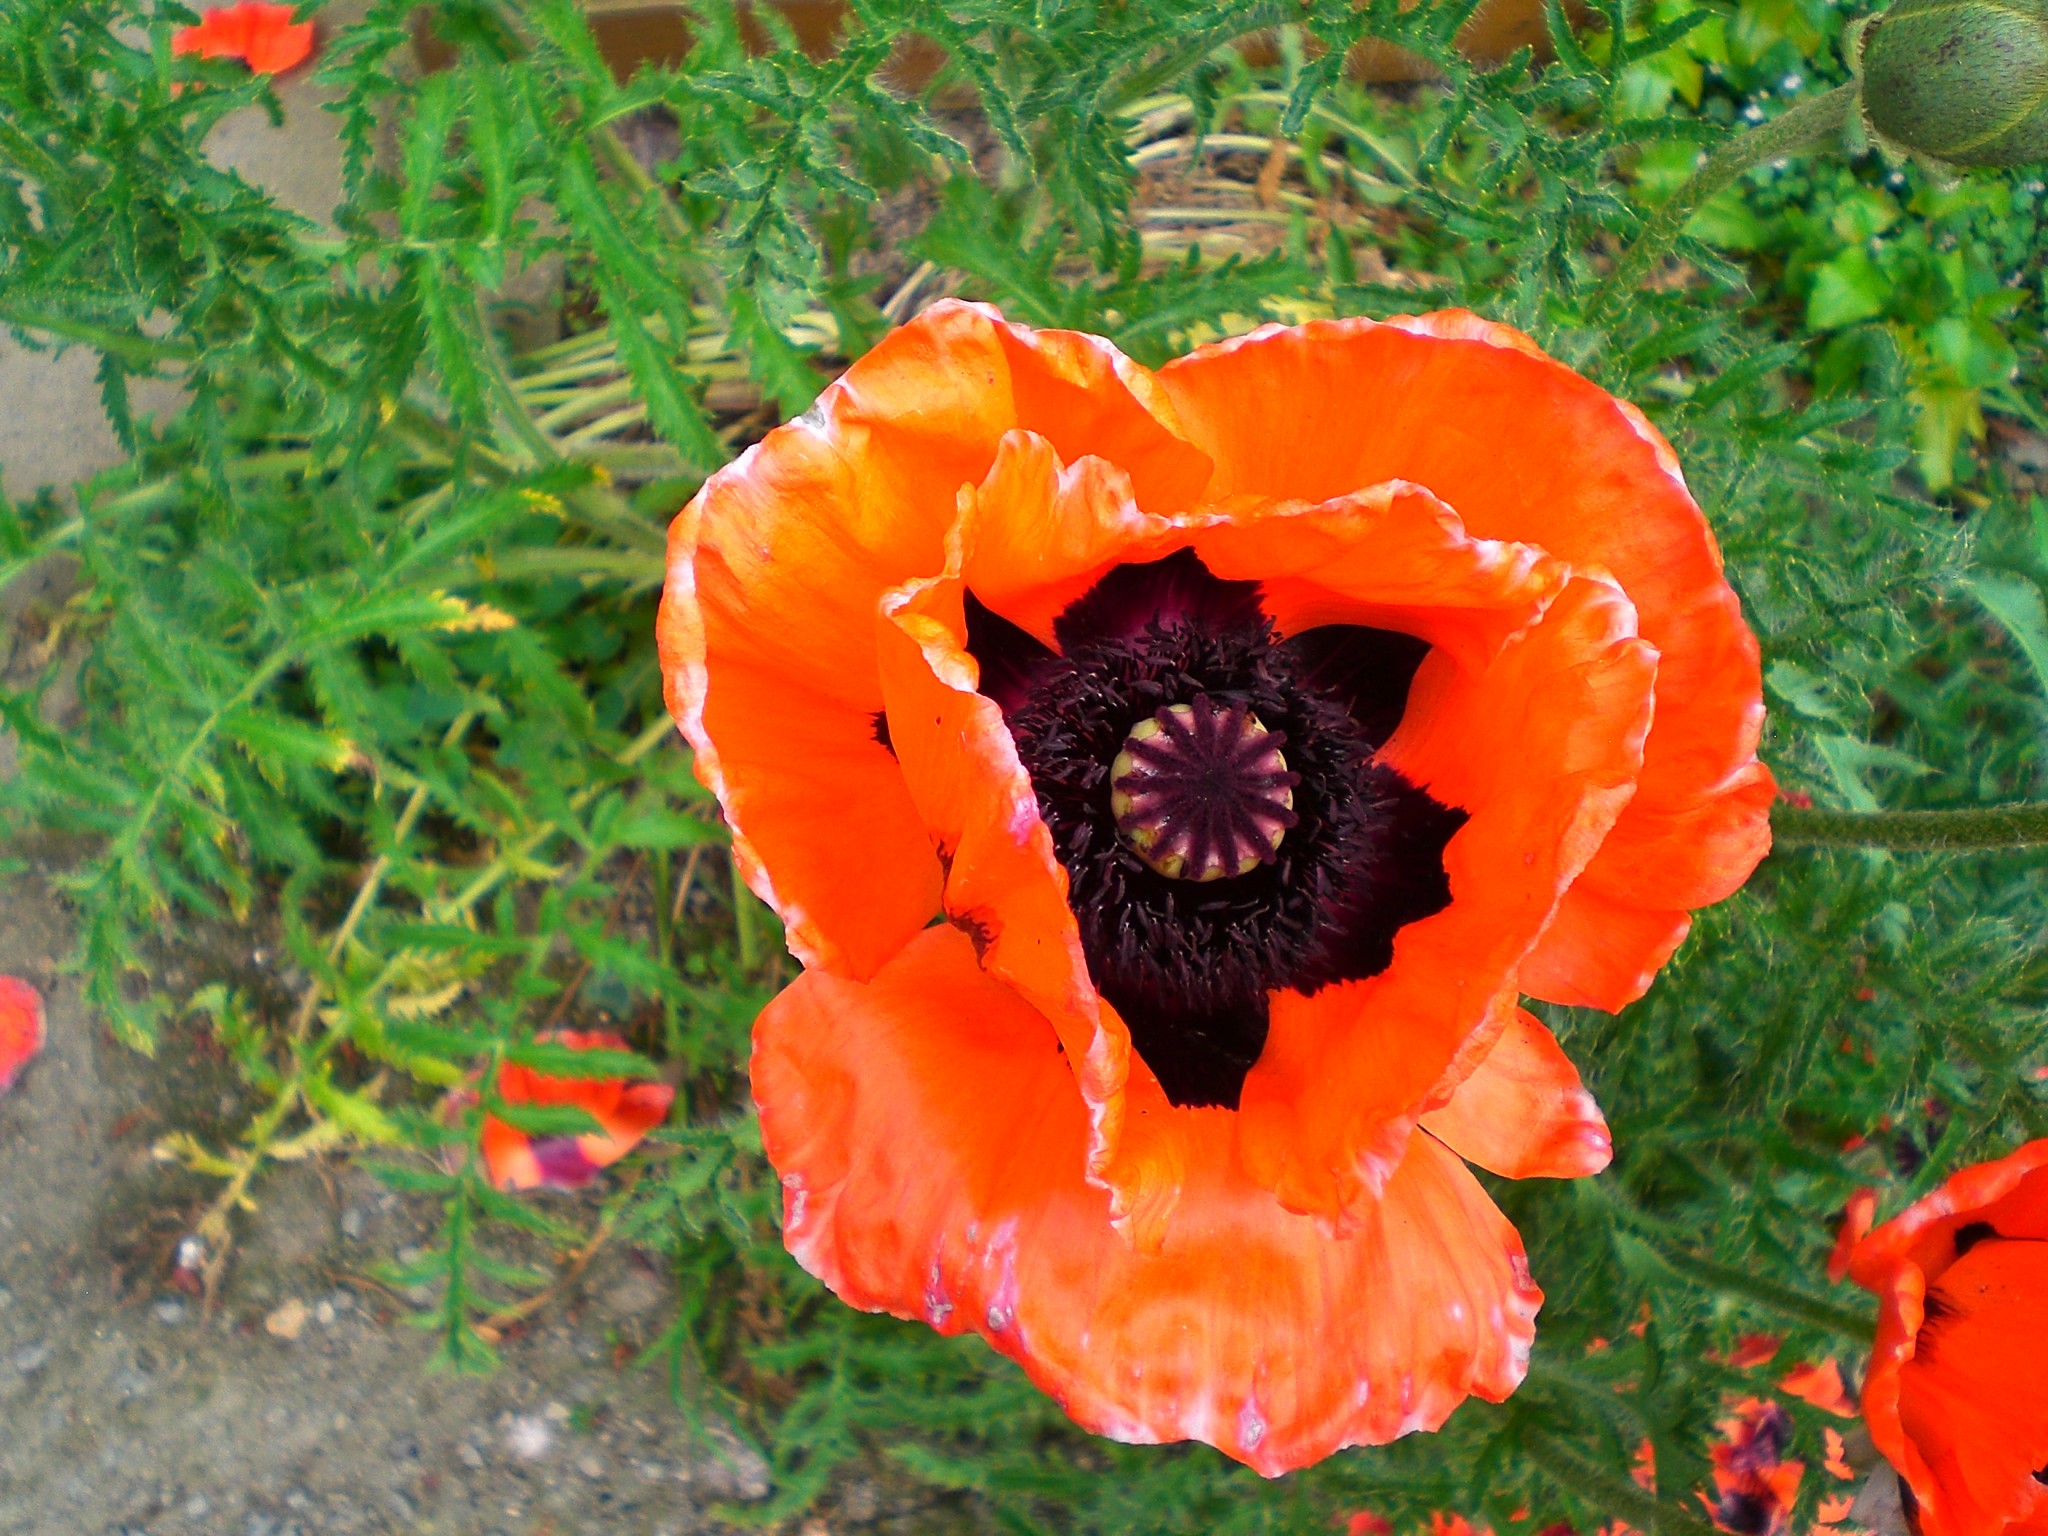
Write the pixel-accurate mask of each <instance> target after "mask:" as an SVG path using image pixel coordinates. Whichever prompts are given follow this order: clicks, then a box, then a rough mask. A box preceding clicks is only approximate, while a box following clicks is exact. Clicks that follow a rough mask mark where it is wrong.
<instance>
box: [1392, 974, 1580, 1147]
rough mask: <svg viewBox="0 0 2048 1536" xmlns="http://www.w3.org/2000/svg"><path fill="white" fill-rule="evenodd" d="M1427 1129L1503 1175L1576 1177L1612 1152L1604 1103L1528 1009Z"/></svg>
mask: <svg viewBox="0 0 2048 1536" xmlns="http://www.w3.org/2000/svg"><path fill="white" fill-rule="evenodd" d="M1422 1128H1423V1129H1424V1130H1425V1131H1428V1132H1429V1133H1430V1135H1432V1136H1434V1137H1436V1139H1437V1140H1438V1141H1441V1142H1442V1143H1443V1144H1444V1145H1445V1146H1447V1147H1449V1148H1450V1149H1451V1150H1452V1151H1453V1152H1455V1153H1457V1154H1458V1156H1460V1157H1462V1158H1464V1159H1465V1161H1467V1162H1468V1163H1477V1164H1478V1165H1479V1166H1480V1167H1482V1168H1484V1169H1486V1170H1487V1172H1489V1173H1497V1174H1499V1175H1500V1176H1501V1177H1502V1178H1504V1179H1578V1178H1584V1177H1586V1176H1588V1175H1589V1174H1595V1173H1598V1172H1599V1171H1600V1170H1601V1169H1603V1168H1605V1167H1606V1166H1607V1164H1608V1163H1609V1162H1610V1161H1611V1160H1612V1159H1613V1157H1614V1142H1613V1139H1612V1138H1611V1137H1609V1135H1608V1134H1607V1122H1606V1120H1604V1119H1603V1118H1601V1114H1600V1106H1599V1105H1597V1104H1595V1103H1594V1102H1593V1096H1592V1095H1591V1094H1590V1093H1588V1092H1586V1090H1585V1087H1584V1085H1583V1084H1581V1083H1580V1081H1579V1072H1578V1068H1576V1067H1574V1066H1573V1065H1572V1064H1571V1060H1570V1058H1568V1057H1567V1056H1566V1055H1565V1053H1564V1049H1563V1048H1562V1047H1561V1046H1559V1045H1558V1043H1557V1037H1556V1036H1555V1035H1553V1034H1551V1032H1550V1031H1549V1030H1548V1029H1546V1028H1544V1027H1543V1022H1542V1021H1541V1020H1540V1019H1538V1018H1537V1017H1536V1016H1535V1015H1534V1014H1532V1013H1530V1012H1529V1011H1528V1010H1527V1009H1525V1008H1517V1009H1516V1010H1515V1016H1514V1020H1513V1021H1512V1022H1511V1023H1510V1024H1509V1025H1508V1027H1507V1028H1506V1029H1505V1030H1504V1031H1503V1032H1502V1033H1501V1037H1500V1039H1499V1040H1497V1041H1496V1042H1495V1043H1494V1047H1493V1049H1492V1050H1491V1051H1489V1052H1488V1053H1487V1056H1486V1059H1485V1060H1484V1061H1482V1062H1481V1063H1480V1064H1479V1066H1478V1068H1477V1070H1475V1071H1474V1072H1473V1074H1472V1075H1471V1076H1470V1077H1468V1078H1466V1079H1465V1081H1464V1082H1462V1083H1460V1084H1459V1085H1458V1089H1457V1092H1455V1093H1453V1094H1452V1095H1451V1101H1450V1102H1449V1103H1448V1104H1446V1105H1444V1106H1443V1108H1441V1109H1434V1110H1431V1111H1430V1112H1429V1113H1428V1114H1426V1115H1424V1116H1423V1117H1422Z"/></svg>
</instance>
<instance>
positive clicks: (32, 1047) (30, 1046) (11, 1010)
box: [0, 976, 44, 1093]
mask: <svg viewBox="0 0 2048 1536" xmlns="http://www.w3.org/2000/svg"><path fill="white" fill-rule="evenodd" d="M43 1037H44V1031H43V998H42V994H41V993H40V992H38V991H36V989H35V988H34V987H32V986H30V985H29V984H28V983H27V982H25V981H23V980H22V979H21V978H20V977H18V976H0V1093H5V1092H6V1091H7V1090H8V1089H10V1088H12V1087H13V1086H14V1080H15V1079H16V1078H17V1077H19V1076H20V1075H21V1069H22V1068H23V1067H26V1066H27V1065H28V1064H29V1060H30V1058H31V1057H33V1056H34V1055H35V1054H36V1053H37V1052H38V1051H40V1050H42V1048H43Z"/></svg>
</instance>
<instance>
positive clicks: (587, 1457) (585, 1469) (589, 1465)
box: [576, 1451, 604, 1483]
mask: <svg viewBox="0 0 2048 1536" xmlns="http://www.w3.org/2000/svg"><path fill="white" fill-rule="evenodd" d="M576 1470H577V1471H578V1472H581V1473H582V1474H583V1475H584V1476H585V1477H587V1478H589V1479H590V1480H591V1481H592V1482H593V1483H601V1482H603V1481H604V1458H603V1457H601V1456H599V1455H598V1454H597V1452H595V1451H585V1452H584V1453H583V1454H582V1455H581V1456H578V1457H577V1458H576Z"/></svg>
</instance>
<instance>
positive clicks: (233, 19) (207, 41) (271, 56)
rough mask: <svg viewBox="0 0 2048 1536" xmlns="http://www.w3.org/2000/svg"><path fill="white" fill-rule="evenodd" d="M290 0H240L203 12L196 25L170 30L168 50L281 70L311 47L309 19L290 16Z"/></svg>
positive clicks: (299, 60) (309, 52)
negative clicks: (272, 0) (275, 0)
mask: <svg viewBox="0 0 2048 1536" xmlns="http://www.w3.org/2000/svg"><path fill="white" fill-rule="evenodd" d="M297 11H298V7H297V6H295V5H269V4H264V3H262V0H241V3H240V4H236V5H224V6H219V7H217V8H215V9H213V10H210V11H207V12H205V13H203V14H202V15H201V16H200V18H199V21H198V22H197V24H196V25H193V26H189V27H180V28H178V30H177V31H176V32H173V33H172V34H171V52H172V53H196V54H198V55H199V56H200V57H202V58H207V59H240V60H241V61H242V62H243V63H244V64H246V65H248V66H249V67H250V68H251V69H253V70H255V71H256V72H257V73H258V74H282V73H283V72H284V71H286V70H288V69H293V68H296V67H297V66H298V65H300V64H303V63H305V62H306V60H307V59H308V58H309V57H310V56H311V55H312V52H313V23H312V22H310V21H294V20H292V17H293V16H294V15H295V14H297Z"/></svg>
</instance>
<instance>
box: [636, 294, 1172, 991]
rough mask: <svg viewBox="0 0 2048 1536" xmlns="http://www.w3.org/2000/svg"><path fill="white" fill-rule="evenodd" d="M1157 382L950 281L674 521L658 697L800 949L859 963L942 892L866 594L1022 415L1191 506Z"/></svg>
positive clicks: (1059, 444)
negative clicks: (1157, 410)
mask: <svg viewBox="0 0 2048 1536" xmlns="http://www.w3.org/2000/svg"><path fill="white" fill-rule="evenodd" d="M1141 395H1142V396H1143V397H1144V398H1141ZM1148 400H1152V401H1154V402H1155V403H1156V401H1157V391H1156V390H1155V389H1154V388H1153V387H1152V385H1151V383H1150V381H1149V380H1148V379H1146V378H1145V377H1144V376H1143V375H1142V374H1141V373H1139V372H1137V371H1135V370H1134V365H1131V364H1129V363H1128V362H1126V361H1125V360H1123V359H1121V358H1120V357H1119V356H1117V355H1116V354H1115V353H1114V351H1113V349H1110V348H1109V347H1108V346H1107V344H1106V343H1104V342H1101V341H1099V340H1097V339H1095V338H1092V337H1075V336H1072V335H1068V334H1064V333H1057V332H1037V333H1033V332H1030V331H1027V330H1024V329H1023V328H1022V327H1017V326H1010V325H1007V324H1005V323H1003V322H1002V321H1001V320H1000V318H999V317H998V316H996V314H995V312H994V311H993V310H990V309H988V308H986V307H985V306H981V305H971V304H963V303H959V302H956V301H950V300H949V301H946V302H943V303H940V304H938V305H935V306H933V308H931V309H930V310H927V311H926V312H925V313H924V314H923V315H921V316H920V317H919V318H918V320H917V321H916V323H914V324H912V325H907V326H903V327H901V328H899V329H898V330H895V331H893V332H891V333H890V334H889V335H887V336H885V337H884V338H883V339H882V340H881V341H880V342H879V343H878V344H877V345H876V346H875V347H874V349H873V350H872V351H870V352H869V353H868V354H867V355H866V356H864V357H862V358H861V359H860V360H859V361H858V362H856V363H855V364H854V365H853V366H852V367H851V368H849V369H848V370H847V371H846V372H845V374H843V375H842V376H841V377H840V378H839V379H838V380H837V381H836V382H834V383H833V384H832V385H830V386H828V387H827V388H826V390H825V391H824V393H823V394H821V395H820V396H819V397H818V401H817V403H816V404H815V405H814V406H813V407H812V409H811V410H810V411H809V412H807V413H806V414H805V415H804V416H803V417H802V418H800V419H799V420H797V421H793V422H790V423H788V424H787V425H785V426H782V427H779V428H777V429H776V430H775V431H773V432H771V433H769V434H768V436H767V437H766V438H765V439H763V440H762V441H761V442H760V443H758V444H756V445H755V446H754V447H752V448H750V449H748V450H747V452H746V453H745V454H743V455H741V457H740V458H739V459H738V460H737V461H735V462H734V463H733V464H731V465H728V466H727V467H726V468H725V469H723V470H720V471H719V472H718V473H717V474H715V475H713V476H712V477H711V478H710V479H709V480H708V481H706V482H705V485H704V488H703V489H702V490H701V491H699V492H698V494H697V496H696V497H695V498H694V499H693V500H692V502H691V503H690V505H689V506H688V507H686V508H685V509H684V510H683V512H682V513H681V514H680V515H679V516H678V517H677V519H676V521H675V522H674V523H673V524H672V525H671V528H670V532H669V553H668V583H667V586H666V589H665V591H664V593H663V597H662V607H661V615H660V619H659V622H658V625H657V637H658V639H659V641H660V648H661V657H662V671H663V676H664V678H665V680H666V685H667V691H668V701H669V708H670V711H671V713H673V714H674V715H675V717H676V720H677V722H678V724H679V725H680V727H681V729H682V731H683V734H684V735H685V736H686V737H687V738H688V739H689V742H690V744H691V746H692V747H693V748H694V749H695V751H696V770H697V773H698V776H699V777H700V778H701V779H702V780H703V781H704V783H705V784H706V785H707V786H709V787H710V788H711V789H712V790H713V791H714V792H715V793H716V794H717V795H718V797H719V801H720V803H721V805H722V806H723V807H724V810H725V814H726V819H727V821H728V823H729V824H730V825H731V827H732V830H733V846H734V855H735V857H736V858H737V859H738V860H739V862H740V866H741V870H742V872H743V873H744V874H745V876H746V878H747V881H748V883H749V884H750V885H751V886H752V887H753V889H754V890H755V892H756V893H757V894H759V895H760V896H761V898H762V899H763V900H764V901H766V902H768V903H769V905H771V906H772V907H774V908H775V909H776V911H777V912H778V913H779V914H780V915H781V917H782V919H783V922H784V924H785V926H786V928H787V931H788V935H789V943H790V948H791V950H792V952H793V953H794V954H795V955H796V956H797V957H798V958H799V959H800V960H802V961H803V962H804V963H805V964H806V965H822V966H824V967H826V968H827V969H829V970H834V971H837V972H840V973H842V974H846V975H852V976H865V975H871V974H873V972H874V971H875V970H877V969H878V968H879V967H880V966H881V965H882V964H883V963H884V962H886V961H887V959H888V958H889V956H890V955H892V954H894V953H895V951H896V950H897V949H898V948H900V947H901V946H902V945H903V944H904V943H906V942H907V941H908V940H909V939H910V938H911V936H912V935H914V934H915V933H916V932H917V931H918V930H919V929H920V928H922V927H923V926H924V924H925V923H926V922H928V921H929V920H930V919H931V917H932V916H933V914H934V913H935V912H936V911H937V910H938V905H939V883H940V882H939V869H938V863H937V860H936V858H935V857H934V855H933V853H932V849H931V846H930V844H929V842H928V841H927V839H926V837H925V833H924V828H923V825H922V823H921V822H920V820H919V818H918V816H917V813H916V809H915V807H914V806H913V805H912V804H911V801H910V796H909V793H908V791H907V790H906V789H905V788H904V786H903V784H902V781H901V776H900V775H899V774H898V773H897V772H896V769H895V765H894V763H893V762H892V761H891V760H890V757H889V754H888V751H887V750H886V749H885V748H883V747H882V746H881V745H880V744H879V742H877V741H876V740H875V737H874V723H875V718H876V716H877V715H878V714H879V712H880V711H881V709H882V707H883V701H882V697H881V688H880V684H879V682H878V679H877V674H876V638H875V627H874V614H875V605H876V604H877V603H878V602H879V601H880V600H881V597H882V595H883V594H884V593H885V592H887V591H889V590H890V589H892V588H894V587H897V586H900V585H901V584H903V583H904V582H906V581H912V580H916V579H919V578H922V577H928V576H930V575H932V574H933V573H934V572H936V571H937V570H938V569H939V568H940V566H941V563H942V561H943V559H944V542H945V535H946V530H947V529H948V528H949V527H950V526H951V525H952V522H953V518H954V516H955V512H956V499H957V495H958V492H959V489H960V487H961V486H963V485H974V484H978V483H979V482H980V481H981V480H982V478H983V477H984V476H985V475H986V474H987V473H988V472H989V470H990V468H991V467H992V466H993V464H994V462H995V459H996V456H997V453H998V451H999V447H1000V445H1001V442H1002V440H1003V438H1004V436H1005V434H1007V433H1009V432H1012V431H1014V430H1023V431H1027V432H1035V433H1038V434H1039V435H1041V436H1042V437H1044V438H1045V439H1046V440H1047V441H1048V442H1050V443H1051V444H1052V445H1053V447H1054V449H1055V450H1056V451H1057V452H1058V453H1059V454H1060V455H1061V457H1062V458H1063V459H1064V460H1065V461H1066V462H1069V463H1071V462H1073V461H1075V460H1077V459H1080V458H1082V457H1084V456H1087V455H1090V454H1097V455H1099V456H1103V457H1109V458H1111V459H1112V461H1113V462H1114V463H1116V464H1117V465H1118V466H1119V467H1120V468H1122V469H1123V470H1124V471H1125V473H1126V474H1127V475H1128V476H1129V478H1130V483H1131V485H1132V486H1133V488H1134V494H1135V495H1137V496H1138V497H1139V498H1140V500H1141V501H1142V502H1143V503H1144V504H1145V505H1146V507H1147V508H1148V509H1150V510H1153V511H1157V512H1162V513H1163V512H1173V511H1178V510H1180V509H1181V508H1182V507H1184V506H1185V505H1186V504H1187V503H1188V502H1189V501H1190V500H1192V498H1193V497H1194V496H1195V495H1196V494H1197V493H1198V492H1199V491H1200V489H1201V486H1202V484H1203V482H1204V481H1205V480H1206V478H1207V476H1208V460H1207V459H1206V457H1205V456H1203V455H1202V454H1201V453H1200V452H1199V451H1198V450H1197V449H1195V448H1192V447H1190V446H1189V445H1188V444H1186V443H1184V442H1182V441H1181V440H1180V439H1179V438H1177V437H1176V436H1174V435H1173V433H1172V432H1171V431H1170V430H1169V428H1168V427H1167V425H1165V424H1164V423H1163V422H1162V421H1161V420H1160V419H1159V418H1158V417H1156V416H1155V415H1153V414H1152V411H1151V409H1149V408H1148V404H1147V401H1148ZM1161 408H1162V409H1164V407H1163V406H1161Z"/></svg>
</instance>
